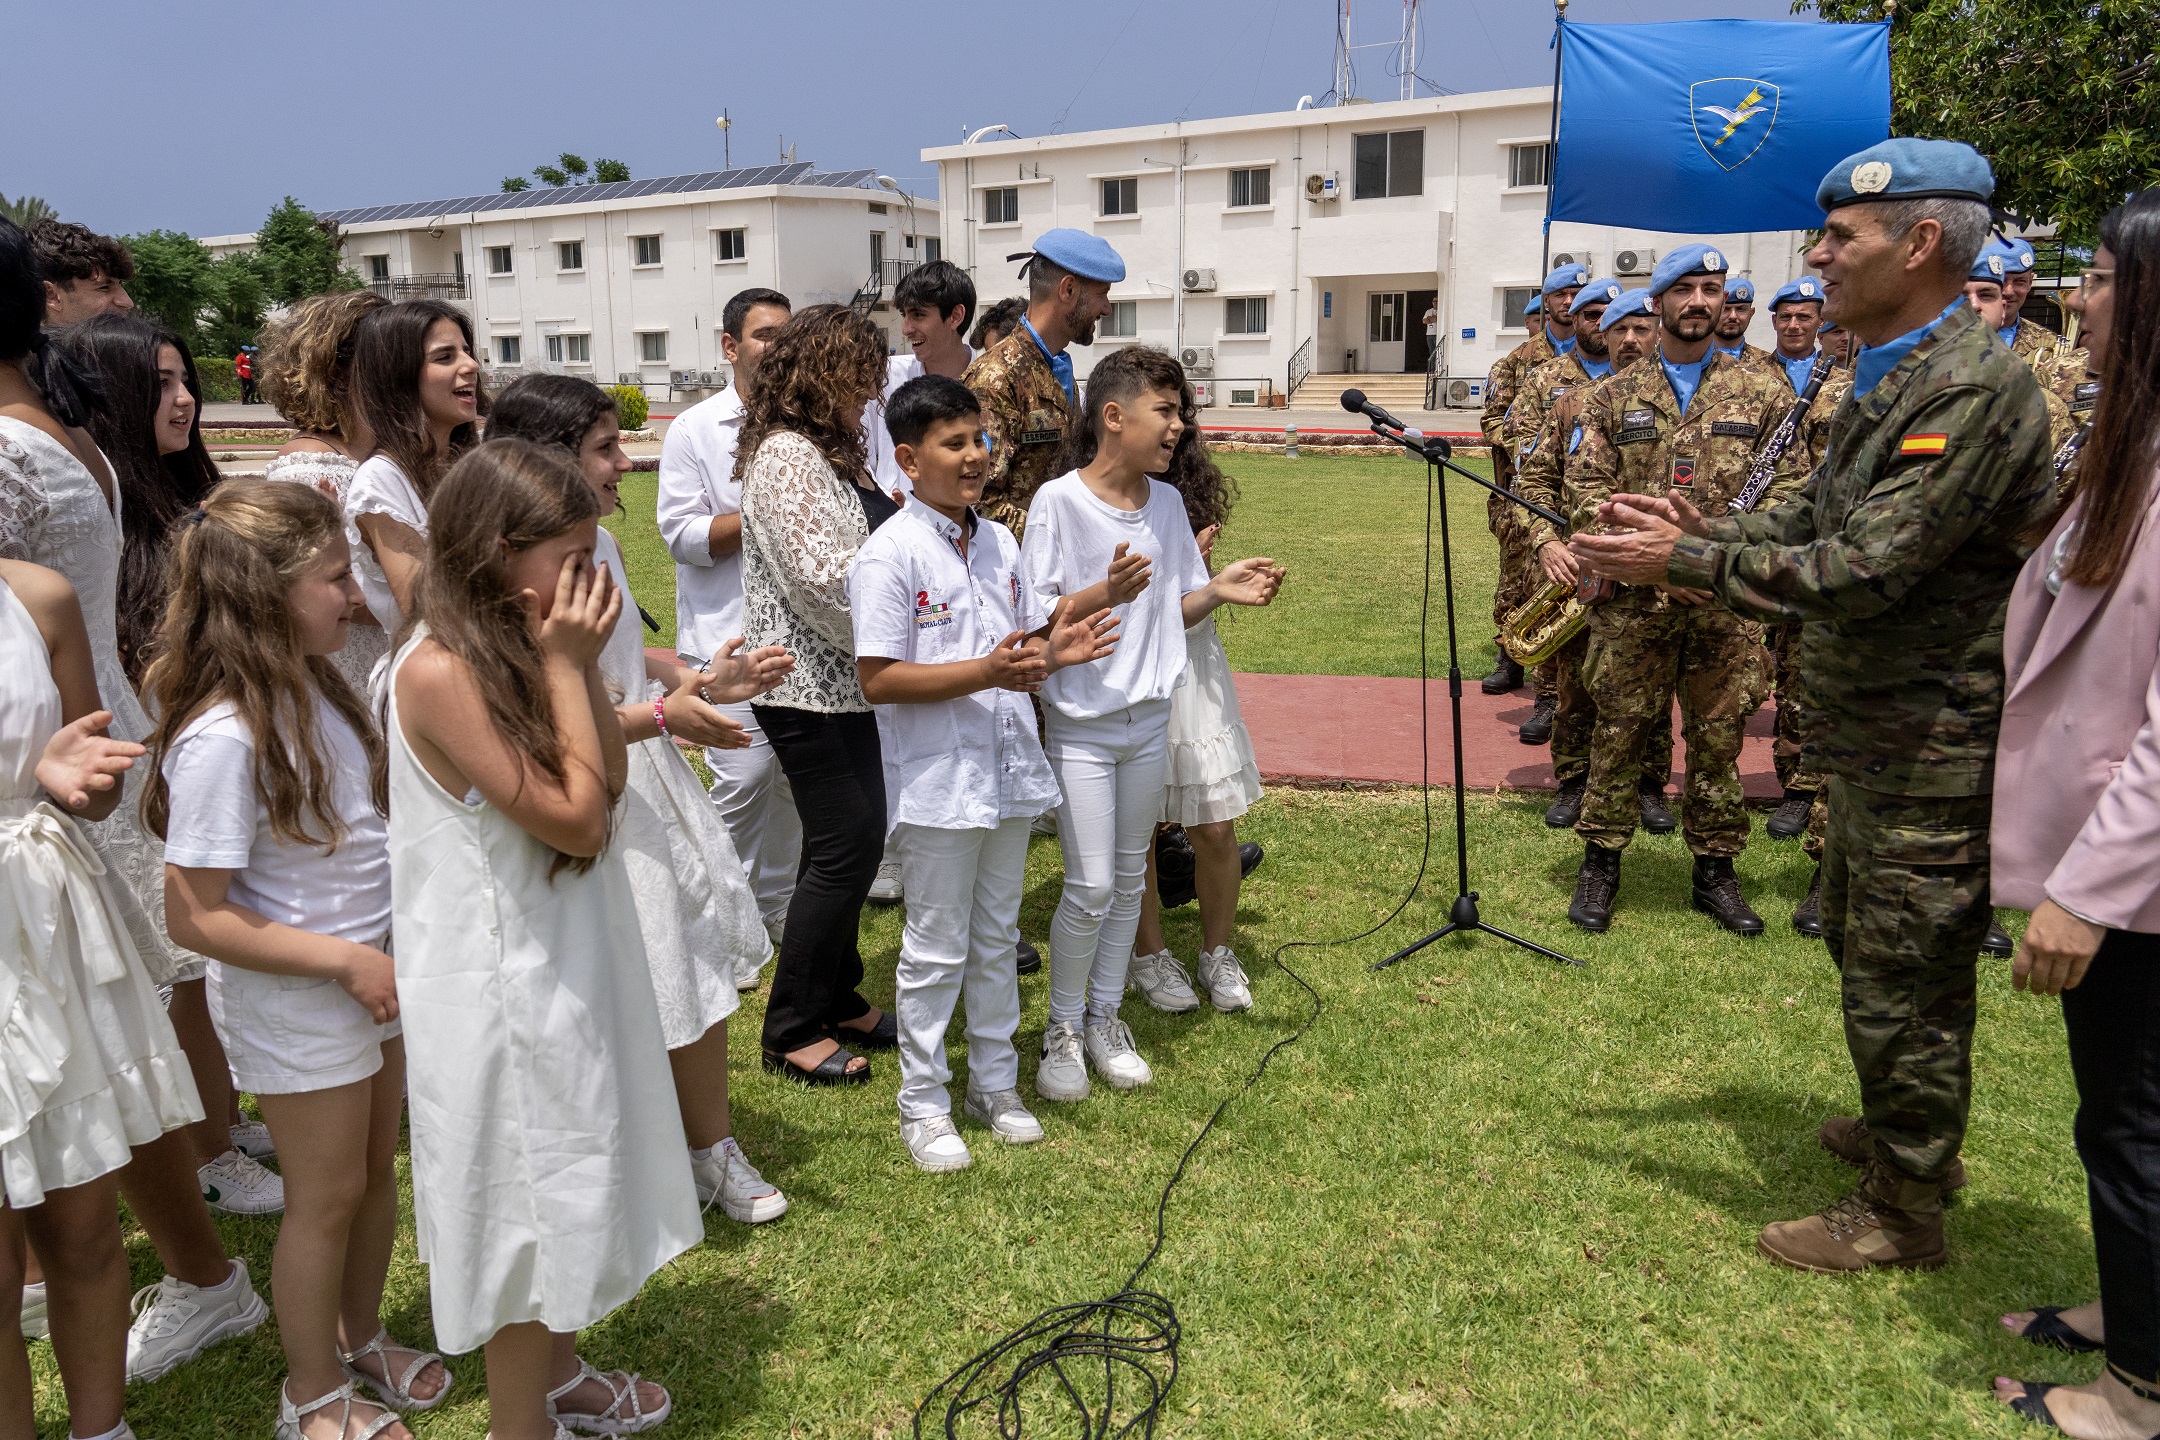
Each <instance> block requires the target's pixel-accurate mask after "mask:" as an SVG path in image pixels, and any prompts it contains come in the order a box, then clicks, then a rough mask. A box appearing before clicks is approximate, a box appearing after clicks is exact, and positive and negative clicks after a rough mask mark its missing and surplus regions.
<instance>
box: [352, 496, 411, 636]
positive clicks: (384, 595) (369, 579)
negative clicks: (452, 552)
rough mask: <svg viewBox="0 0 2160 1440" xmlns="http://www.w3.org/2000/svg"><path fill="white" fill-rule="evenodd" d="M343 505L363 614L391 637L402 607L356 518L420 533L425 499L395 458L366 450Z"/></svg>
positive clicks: (400, 618)
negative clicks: (378, 518) (376, 517)
mask: <svg viewBox="0 0 2160 1440" xmlns="http://www.w3.org/2000/svg"><path fill="white" fill-rule="evenodd" d="M344 510H345V539H346V540H347V541H348V542H350V544H351V545H352V564H353V578H354V579H355V580H358V581H359V582H360V594H361V595H362V596H363V597H364V598H365V599H366V600H367V607H368V613H370V614H372V615H373V616H374V617H375V623H376V624H378V625H380V626H382V631H383V634H384V635H385V636H395V635H396V634H397V631H398V626H399V625H400V624H401V623H403V621H404V619H405V612H404V611H403V610H401V609H399V608H398V602H397V594H396V592H394V591H393V590H391V588H390V577H389V576H387V575H385V574H384V573H383V568H382V562H381V561H379V560H377V559H376V558H375V550H374V547H373V546H371V545H369V544H368V543H367V537H366V536H364V535H362V534H361V533H360V520H361V519H362V517H364V516H368V515H381V516H383V517H385V518H386V519H390V520H395V521H397V522H398V523H399V524H400V525H403V526H404V527H405V528H406V529H408V530H410V531H412V532H413V533H414V534H415V535H426V534H427V501H425V500H423V499H421V498H420V491H419V488H418V487H417V486H415V485H414V484H413V482H412V477H410V476H408V475H407V474H406V473H405V472H404V471H403V470H401V469H399V468H398V464H397V462H396V461H395V460H392V459H391V458H390V457H389V456H387V455H370V456H369V457H368V458H367V459H365V460H363V461H361V462H360V465H359V468H357V469H356V470H354V471H353V476H352V479H351V480H350V481H349V482H347V484H346V486H345V500H344ZM386 648H387V645H386Z"/></svg>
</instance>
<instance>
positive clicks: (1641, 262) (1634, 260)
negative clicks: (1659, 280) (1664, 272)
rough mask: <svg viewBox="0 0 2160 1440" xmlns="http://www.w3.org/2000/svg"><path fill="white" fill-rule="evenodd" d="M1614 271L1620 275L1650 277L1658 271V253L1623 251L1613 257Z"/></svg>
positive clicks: (1650, 251)
mask: <svg viewBox="0 0 2160 1440" xmlns="http://www.w3.org/2000/svg"><path fill="white" fill-rule="evenodd" d="M1612 263H1613V270H1614V272H1615V273H1616V274H1620V275H1648V274H1649V273H1650V272H1651V271H1653V270H1655V269H1657V251H1655V250H1622V251H1621V252H1620V253H1619V254H1617V255H1615V256H1613V257H1612Z"/></svg>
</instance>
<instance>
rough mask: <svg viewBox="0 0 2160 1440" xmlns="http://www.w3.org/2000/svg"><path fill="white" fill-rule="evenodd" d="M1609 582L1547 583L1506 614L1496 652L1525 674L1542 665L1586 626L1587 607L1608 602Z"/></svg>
mask: <svg viewBox="0 0 2160 1440" xmlns="http://www.w3.org/2000/svg"><path fill="white" fill-rule="evenodd" d="M1614 588H1615V587H1614V586H1613V584H1612V582H1611V581H1609V580H1597V579H1592V578H1590V577H1588V576H1585V577H1584V578H1583V579H1582V580H1580V581H1573V582H1571V581H1566V580H1549V581H1547V582H1546V584H1545V588H1544V589H1542V590H1540V591H1538V593H1537V594H1535V595H1533V596H1531V597H1530V598H1529V599H1528V600H1525V601H1524V602H1523V603H1522V604H1520V605H1518V606H1516V607H1515V608H1514V609H1513V610H1510V611H1509V612H1508V615H1507V619H1506V620H1505V621H1503V622H1502V623H1501V626H1500V648H1501V649H1503V650H1505V651H1507V653H1508V654H1509V656H1511V657H1512V658H1513V659H1514V661H1515V663H1516V664H1518V665H1520V666H1522V667H1523V668H1524V669H1525V670H1532V669H1535V668H1537V667H1538V666H1540V665H1542V664H1544V663H1545V662H1546V661H1547V660H1550V659H1552V658H1553V656H1555V655H1557V654H1559V653H1560V652H1561V651H1562V650H1563V649H1565V648H1566V647H1567V643H1568V641H1570V640H1572V639H1574V638H1575V635H1576V632H1577V631H1579V630H1581V629H1582V627H1583V626H1584V625H1586V624H1588V623H1589V620H1590V607H1591V606H1592V605H1596V604H1598V603H1600V602H1601V601H1604V600H1609V599H1611V598H1612V593H1613V590H1614Z"/></svg>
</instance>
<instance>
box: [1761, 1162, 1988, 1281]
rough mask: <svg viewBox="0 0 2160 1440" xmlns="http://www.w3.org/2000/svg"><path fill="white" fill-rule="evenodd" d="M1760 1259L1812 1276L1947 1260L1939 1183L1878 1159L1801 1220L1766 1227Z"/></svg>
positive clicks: (1929, 1265)
mask: <svg viewBox="0 0 2160 1440" xmlns="http://www.w3.org/2000/svg"><path fill="white" fill-rule="evenodd" d="M1755 1248H1756V1249H1757V1250H1758V1251H1760V1252H1761V1253H1762V1254H1763V1255H1764V1256H1765V1257H1767V1258H1768V1259H1771V1260H1775V1261H1776V1262H1777V1263H1778V1264H1780V1265H1784V1266H1788V1267H1790V1268H1791V1269H1794V1270H1805V1271H1807V1272H1808V1273H1809V1274H1811V1275H1837V1274H1843V1273H1849V1272H1851V1271H1856V1270H1873V1269H1877V1268H1879V1267H1882V1266H1890V1265H1894V1266H1897V1267H1899V1268H1900V1269H1905V1270H1933V1269H1935V1268H1936V1267H1937V1266H1939V1265H1941V1264H1942V1263H1943V1261H1944V1259H1945V1258H1947V1248H1946V1247H1945V1245H1944V1244H1943V1219H1942V1187H1941V1186H1940V1185H1931V1184H1929V1183H1927V1182H1926V1181H1924V1180H1912V1179H1908V1178H1906V1177H1905V1176H1903V1175H1900V1174H1898V1173H1897V1172H1896V1171H1895V1170H1893V1169H1891V1168H1890V1167H1889V1166H1887V1165H1885V1164H1883V1163H1882V1162H1881V1161H1876V1162H1875V1163H1874V1164H1871V1165H1870V1166H1869V1167H1868V1168H1867V1171H1866V1172H1865V1173H1864V1174H1863V1175H1862V1176H1861V1179H1860V1187H1859V1188H1858V1189H1857V1190H1854V1191H1853V1192H1852V1193H1851V1194H1850V1195H1847V1196H1846V1197H1845V1198H1844V1199H1842V1200H1839V1201H1837V1202H1836V1203H1835V1204H1833V1205H1831V1206H1829V1207H1828V1208H1827V1209H1825V1210H1822V1211H1820V1212H1818V1213H1817V1214H1814V1215H1810V1216H1808V1217H1807V1218H1806V1219H1804V1220H1780V1221H1778V1222H1777V1223H1776V1224H1773V1225H1765V1226H1764V1227H1763V1229H1762V1234H1760V1235H1758V1236H1757V1237H1756V1238H1755Z"/></svg>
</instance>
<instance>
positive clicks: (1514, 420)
mask: <svg viewBox="0 0 2160 1440" xmlns="http://www.w3.org/2000/svg"><path fill="white" fill-rule="evenodd" d="M1578 353H1579V352H1575V351H1570V352H1569V353H1568V354H1566V355H1559V356H1555V357H1554V358H1553V359H1550V360H1548V361H1546V362H1545V363H1544V364H1542V365H1540V366H1538V367H1537V368H1536V369H1535V370H1532V371H1531V372H1530V373H1529V375H1528V376H1526V377H1525V378H1524V380H1523V385H1522V390H1521V392H1520V393H1519V394H1517V395H1516V397H1515V403H1514V404H1513V405H1512V406H1510V407H1509V409H1508V415H1507V422H1506V430H1505V432H1504V433H1505V438H1506V441H1507V445H1508V448H1509V450H1510V452H1511V453H1512V455H1513V456H1514V460H1515V489H1516V492H1517V493H1518V494H1520V495H1521V496H1522V497H1523V498H1524V499H1525V500H1534V501H1536V502H1537V503H1538V504H1540V505H1543V506H1544V507H1545V508H1546V509H1548V510H1560V506H1561V496H1560V462H1561V460H1562V459H1563V458H1565V456H1566V454H1567V445H1566V437H1565V436H1563V435H1561V434H1560V433H1559V432H1560V430H1561V429H1562V428H1565V429H1566V430H1568V431H1570V432H1572V431H1573V430H1574V428H1575V407H1574V405H1572V404H1570V405H1566V406H1562V405H1559V404H1558V403H1557V402H1558V401H1559V400H1560V398H1561V397H1562V396H1563V395H1566V394H1568V393H1569V392H1570V391H1572V390H1576V389H1579V388H1581V387H1584V386H1588V385H1593V384H1596V383H1598V382H1597V381H1594V380H1592V379H1591V378H1590V372H1589V371H1588V370H1586V369H1584V368H1583V363H1582V361H1581V360H1580V359H1578V358H1577V355H1578ZM1578 403H1579V402H1578ZM1561 513H1563V514H1564V513H1566V512H1565V511H1562V512H1561ZM1522 524H1523V529H1524V531H1525V533H1527V535H1528V536H1529V541H1530V554H1531V557H1532V559H1533V560H1534V559H1535V558H1536V556H1537V553H1538V551H1540V550H1541V549H1543V548H1544V547H1545V546H1546V545H1548V544H1550V543H1552V542H1554V541H1556V540H1563V539H1565V538H1566V537H1565V536H1563V535H1562V534H1561V533H1560V532H1559V531H1558V530H1556V529H1554V528H1553V524H1552V522H1551V521H1550V520H1547V519H1545V518H1544V517H1543V516H1541V515H1537V514H1534V513H1532V512H1531V511H1528V510H1525V511H1523V512H1522ZM1538 584H1539V586H1540V587H1541V588H1542V587H1543V586H1544V584H1545V573H1544V568H1543V567H1542V566H1540V567H1539V570H1538ZM1589 648H1590V631H1589V627H1588V626H1587V625H1586V626H1584V627H1583V628H1582V629H1581V630H1578V631H1577V632H1576V633H1575V638H1574V639H1572V640H1570V641H1568V643H1567V644H1566V645H1564V646H1562V647H1561V649H1560V653H1559V654H1557V655H1555V656H1553V659H1552V668H1553V678H1554V682H1555V697H1554V698H1555V701H1556V704H1555V708H1554V711H1553V732H1552V742H1551V752H1552V767H1553V779H1555V780H1558V781H1568V780H1573V779H1575V778H1576V777H1577V776H1586V775H1588V774H1589V773H1590V733H1591V731H1592V729H1593V728H1594V727H1595V726H1596V724H1597V706H1596V704H1595V703H1593V702H1592V700H1591V699H1590V692H1589V690H1588V689H1586V688H1585V687H1584V685H1583V678H1582V665H1583V658H1584V656H1585V655H1586V654H1587V653H1588V651H1589ZM1642 773H1643V776H1644V778H1645V779H1648V780H1652V781H1655V782H1656V784H1657V785H1658V787H1659V788H1660V789H1662V788H1663V787H1664V786H1665V784H1666V783H1667V782H1668V781H1669V780H1670V779H1671V778H1672V708H1671V707H1670V706H1667V707H1666V709H1665V711H1664V713H1662V714H1660V715H1658V716H1657V717H1656V718H1655V719H1654V720H1653V721H1652V722H1651V728H1650V737H1649V739H1648V740H1646V741H1645V742H1644V744H1643V757H1642Z"/></svg>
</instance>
